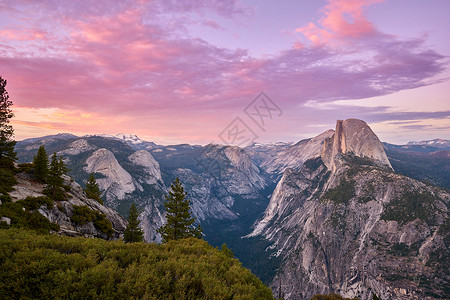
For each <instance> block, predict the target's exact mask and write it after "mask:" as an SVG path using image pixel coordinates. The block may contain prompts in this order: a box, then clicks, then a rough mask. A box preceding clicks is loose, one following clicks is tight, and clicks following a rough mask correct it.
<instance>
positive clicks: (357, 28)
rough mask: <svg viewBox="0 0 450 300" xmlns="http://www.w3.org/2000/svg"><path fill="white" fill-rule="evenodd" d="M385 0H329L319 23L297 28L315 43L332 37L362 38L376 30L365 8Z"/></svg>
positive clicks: (326, 40)
mask: <svg viewBox="0 0 450 300" xmlns="http://www.w3.org/2000/svg"><path fill="white" fill-rule="evenodd" d="M382 1H383V0H329V4H328V5H327V6H325V8H324V16H323V17H322V18H321V19H320V20H319V22H318V24H315V23H309V24H308V26H306V27H301V28H297V29H296V32H300V33H302V34H304V35H305V37H306V38H308V39H309V40H310V41H312V42H313V43H315V44H321V43H327V42H330V40H332V39H343V38H361V37H363V36H365V35H369V34H372V33H374V32H375V31H376V29H375V27H374V25H373V24H372V23H371V22H370V21H368V20H367V19H366V17H365V16H364V13H363V11H364V8H365V7H367V6H370V5H373V4H376V3H380V2H382Z"/></svg>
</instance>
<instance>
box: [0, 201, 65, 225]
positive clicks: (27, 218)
mask: <svg viewBox="0 0 450 300" xmlns="http://www.w3.org/2000/svg"><path fill="white" fill-rule="evenodd" d="M42 205H47V206H51V205H52V202H51V199H48V198H46V197H36V198H34V197H27V198H26V199H24V200H20V201H17V202H14V203H13V202H8V203H3V204H2V205H0V217H8V218H10V219H11V227H18V228H28V229H34V230H37V231H40V232H43V233H48V232H49V231H59V225H58V224H55V223H51V222H50V221H49V220H48V219H47V218H46V217H44V216H43V215H41V214H40V213H39V212H37V211H35V210H36V209H37V208H39V207H41V206H42ZM24 209H25V210H24Z"/></svg>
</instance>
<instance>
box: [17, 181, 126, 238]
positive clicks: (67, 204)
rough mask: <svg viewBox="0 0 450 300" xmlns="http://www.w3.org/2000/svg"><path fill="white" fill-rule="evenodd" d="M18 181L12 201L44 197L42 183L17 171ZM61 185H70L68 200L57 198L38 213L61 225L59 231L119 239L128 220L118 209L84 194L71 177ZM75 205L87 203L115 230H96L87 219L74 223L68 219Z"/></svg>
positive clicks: (73, 234)
mask: <svg viewBox="0 0 450 300" xmlns="http://www.w3.org/2000/svg"><path fill="white" fill-rule="evenodd" d="M16 177H17V181H18V184H17V185H16V186H14V188H15V191H13V192H11V193H10V196H11V198H12V200H13V202H15V201H18V200H23V199H25V198H26V197H40V196H44V194H42V191H43V190H44V187H45V186H44V185H43V184H40V183H37V182H35V181H34V180H32V179H31V177H30V176H29V175H26V174H23V173H21V174H18V175H17V176H16ZM64 179H65V180H64V184H65V185H67V186H69V187H70V189H69V191H68V193H67V194H68V199H67V201H60V202H59V203H58V205H53V206H52V207H50V208H49V207H47V206H45V205H43V206H41V207H40V208H39V209H38V212H39V213H40V214H42V215H43V216H44V217H46V218H47V219H48V220H49V221H50V222H53V223H57V224H59V225H60V231H59V232H58V234H63V235H69V236H84V237H98V238H103V239H118V238H120V237H123V232H124V231H125V228H126V226H127V224H128V222H127V221H126V220H125V219H124V218H123V217H122V216H121V215H119V213H117V211H115V210H113V209H112V208H108V207H105V206H103V205H101V204H100V203H98V202H97V201H95V200H93V199H89V198H87V197H86V194H85V192H84V191H83V189H82V188H81V186H80V185H79V184H78V183H76V182H74V181H73V180H71V178H70V177H68V176H65V177H64ZM76 206H87V207H89V208H90V209H91V210H93V211H96V212H99V213H101V214H104V215H105V216H106V218H107V219H108V220H109V221H110V222H111V225H112V228H113V230H114V233H113V234H112V235H111V236H108V235H107V234H106V233H104V232H102V231H101V230H99V229H97V228H96V227H95V226H94V224H93V222H88V223H86V224H83V225H77V224H75V223H74V222H72V221H71V219H70V218H71V217H72V216H73V210H74V207H76Z"/></svg>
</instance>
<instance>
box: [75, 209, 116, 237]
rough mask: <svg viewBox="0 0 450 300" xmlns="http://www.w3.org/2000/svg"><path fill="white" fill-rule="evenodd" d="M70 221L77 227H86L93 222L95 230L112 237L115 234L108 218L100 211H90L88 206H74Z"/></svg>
mask: <svg viewBox="0 0 450 300" xmlns="http://www.w3.org/2000/svg"><path fill="white" fill-rule="evenodd" d="M70 220H71V221H72V222H74V223H75V224H77V225H84V224H86V223H89V222H93V224H94V226H95V228H97V229H98V230H100V231H101V232H103V233H105V234H107V235H108V236H111V235H112V234H113V233H114V230H113V229H112V225H111V222H110V221H109V220H108V219H107V218H106V216H105V215H104V214H102V213H100V212H98V211H95V210H92V209H90V208H89V207H88V206H86V205H81V206H74V207H73V214H72V217H71V218H70Z"/></svg>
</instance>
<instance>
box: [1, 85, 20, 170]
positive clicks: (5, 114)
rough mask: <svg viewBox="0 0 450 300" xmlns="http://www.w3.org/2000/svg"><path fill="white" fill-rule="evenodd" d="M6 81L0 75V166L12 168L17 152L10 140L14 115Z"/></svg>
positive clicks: (12, 141) (14, 143) (12, 134)
mask: <svg viewBox="0 0 450 300" xmlns="http://www.w3.org/2000/svg"><path fill="white" fill-rule="evenodd" d="M6 83H7V82H6V80H5V79H3V78H2V77H0V168H4V169H10V170H12V169H14V162H15V161H16V160H17V154H16V152H15V151H14V146H15V145H16V142H15V141H14V140H12V138H13V136H14V129H13V127H12V126H11V125H9V122H10V120H11V118H12V117H14V114H13V112H12V110H11V106H12V105H13V103H12V101H11V100H9V95H8V92H7V91H6Z"/></svg>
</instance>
